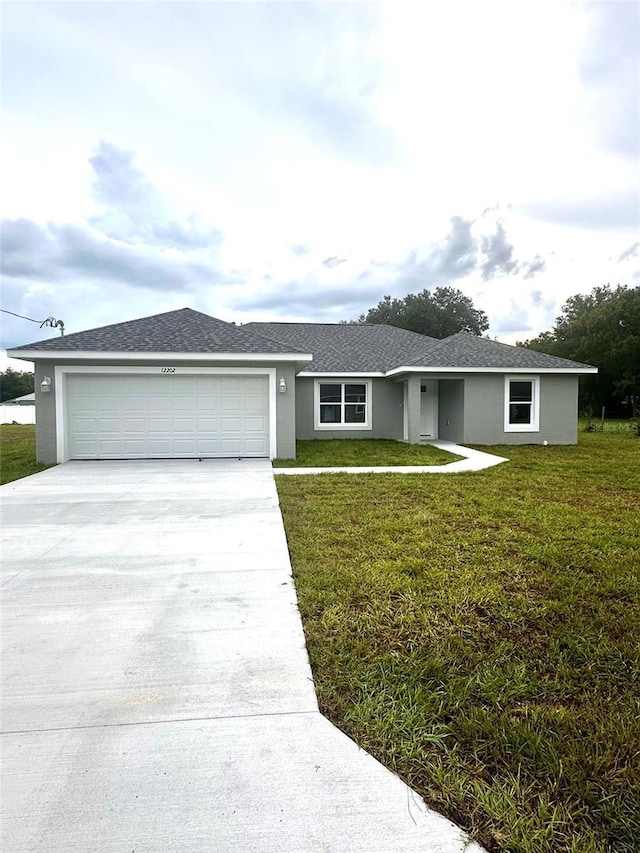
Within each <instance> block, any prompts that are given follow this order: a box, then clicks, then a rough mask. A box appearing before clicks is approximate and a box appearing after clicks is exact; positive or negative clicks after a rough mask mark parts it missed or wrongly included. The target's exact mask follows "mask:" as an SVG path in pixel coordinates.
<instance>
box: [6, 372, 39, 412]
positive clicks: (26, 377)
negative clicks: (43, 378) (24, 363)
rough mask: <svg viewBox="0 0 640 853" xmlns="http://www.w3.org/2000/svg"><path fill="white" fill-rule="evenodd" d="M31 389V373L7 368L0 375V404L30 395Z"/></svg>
mask: <svg viewBox="0 0 640 853" xmlns="http://www.w3.org/2000/svg"><path fill="white" fill-rule="evenodd" d="M33 387H34V386H33V373H29V372H28V371H27V370H13V368H11V367H7V369H6V370H3V371H2V373H0V403H4V401H5V400H15V398H16V397H23V396H24V395H25V394H31V392H32V391H33Z"/></svg>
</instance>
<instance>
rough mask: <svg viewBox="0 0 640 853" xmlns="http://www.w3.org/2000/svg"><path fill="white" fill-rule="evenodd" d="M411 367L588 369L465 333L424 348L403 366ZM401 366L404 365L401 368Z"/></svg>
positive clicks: (563, 360) (576, 362) (564, 360)
mask: <svg viewBox="0 0 640 853" xmlns="http://www.w3.org/2000/svg"><path fill="white" fill-rule="evenodd" d="M405 365H407V366H413V367H421V366H423V365H424V366H427V367H449V368H450V367H463V368H464V367H475V368H483V367H487V368H498V369H499V368H505V369H507V370H510V369H512V368H524V369H531V370H536V369H539V370H541V369H547V370H549V369H556V370H562V369H563V368H564V369H566V370H571V369H577V368H586V367H590V366H591V365H588V364H581V363H580V362H578V361H570V360H569V359H567V358H558V357H557V356H555V355H547V354H546V353H542V352H536V351H535V350H530V349H527V348H526V347H514V346H510V345H509V344H501V343H499V342H498V341H492V340H489V339H488V338H479V337H477V336H476V335H470V334H469V333H467V332H459V333H458V334H457V335H451V337H448V338H444V339H443V340H441V341H437V342H436V343H435V345H434V344H430V345H429V346H427V347H425V350H424V352H423V353H422V354H421V355H419V356H417V357H416V358H414V359H411V360H410V361H408V362H405ZM403 366H404V365H403Z"/></svg>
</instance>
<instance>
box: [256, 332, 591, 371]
mask: <svg viewBox="0 0 640 853" xmlns="http://www.w3.org/2000/svg"><path fill="white" fill-rule="evenodd" d="M243 328H244V329H250V330H252V331H255V332H257V333H259V334H265V335H267V336H268V337H269V338H273V339H275V340H279V341H282V342H283V343H286V344H287V345H288V346H289V347H290V348H292V349H299V348H302V349H307V350H308V351H309V352H312V353H313V362H312V363H311V364H308V365H307V366H306V367H305V371H307V372H310V373H339V372H344V373H374V372H380V373H387V372H388V371H390V370H398V369H399V368H401V367H414V368H418V367H424V368H443V369H455V368H457V367H459V368H461V369H464V368H475V369H481V368H487V369H489V370H490V369H498V370H499V369H505V370H512V369H519V368H520V369H521V368H525V369H527V370H545V369H546V370H549V369H555V370H562V369H565V370H576V369H585V368H589V367H590V365H588V364H580V363H579V362H577V361H569V360H568V359H565V358H557V357H556V356H553V355H545V354H544V353H540V352H535V351H534V350H530V349H526V348H525V347H515V346H510V345H509V344H501V343H498V342H497V341H491V340H489V339H488V338H480V337H478V336H477V335H470V334H468V333H466V332H460V333H459V334H457V335H451V337H448V338H444V339H443V340H438V339H436V338H429V337H427V336H426V335H418V334H416V333H415V332H409V331H407V330H406V329H399V328H396V327H395V326H385V325H367V324H362V325H360V324H351V323H348V324H345V323H341V324H331V323H247V325H245V326H243Z"/></svg>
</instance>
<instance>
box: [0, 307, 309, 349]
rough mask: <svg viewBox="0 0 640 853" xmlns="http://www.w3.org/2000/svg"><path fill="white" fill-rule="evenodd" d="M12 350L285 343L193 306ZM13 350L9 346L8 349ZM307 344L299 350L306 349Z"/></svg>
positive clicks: (244, 346) (251, 346) (241, 346)
mask: <svg viewBox="0 0 640 853" xmlns="http://www.w3.org/2000/svg"><path fill="white" fill-rule="evenodd" d="M13 350H14V351H15V350H39V351H42V352H73V351H78V352H176V353H178V352H182V353H184V352H193V353H219V352H224V353H227V352H229V353H284V352H291V350H289V349H288V348H287V345H286V344H283V343H281V342H279V341H272V340H269V339H268V338H266V337H262V336H261V335H259V334H258V333H257V332H252V331H249V330H248V329H247V328H246V327H245V326H236V325H234V324H233V323H225V322H224V320H217V319H216V318H215V317H210V316H209V315H208V314H203V313H202V312H201V311H194V310H193V309H192V308H181V309H179V310H178V311H167V312H166V313H164V314H154V315H153V316H152V317H142V318H141V319H139V320H128V321H127V322H125V323H114V324H113V325H111V326H101V327H100V328H97V329H88V330H87V331H86V332H75V333H74V334H71V335H64V336H61V337H56V338H50V339H49V340H45V341H36V342H35V343H32V344H25V345H24V346H21V347H13ZM11 351H12V350H8V352H11ZM309 351H310V350H309V348H308V347H307V348H306V349H304V350H300V352H306V353H308V352H309Z"/></svg>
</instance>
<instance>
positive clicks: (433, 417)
mask: <svg viewBox="0 0 640 853" xmlns="http://www.w3.org/2000/svg"><path fill="white" fill-rule="evenodd" d="M437 423H438V385H437V380H435V379H422V380H421V381H420V438H437V437H438V431H437Z"/></svg>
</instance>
